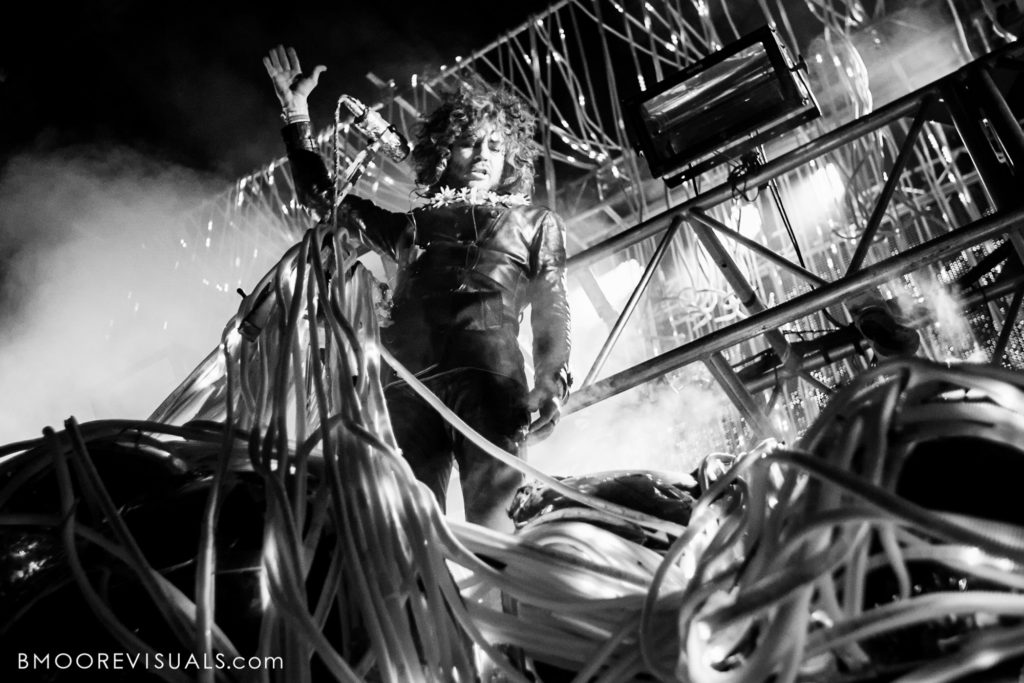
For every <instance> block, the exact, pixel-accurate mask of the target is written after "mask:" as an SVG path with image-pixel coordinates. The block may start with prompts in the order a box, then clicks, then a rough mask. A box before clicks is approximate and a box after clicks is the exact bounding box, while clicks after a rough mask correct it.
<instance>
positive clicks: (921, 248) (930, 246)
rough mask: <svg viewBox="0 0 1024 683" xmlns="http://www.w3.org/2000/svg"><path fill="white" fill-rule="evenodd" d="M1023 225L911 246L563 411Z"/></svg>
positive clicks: (975, 228)
mask: <svg viewBox="0 0 1024 683" xmlns="http://www.w3.org/2000/svg"><path fill="white" fill-rule="evenodd" d="M1022 221H1024V207H1016V208H1014V209H1012V210H1009V211H1003V212H1000V213H998V214H994V215H991V216H986V217H985V218H983V219H981V220H978V221H975V222H974V223H971V224H970V225H967V226H964V227H962V228H960V229H958V230H954V231H952V232H948V233H944V234H943V235H941V236H939V237H938V238H936V239H934V240H931V241H930V242H925V243H923V244H919V245H917V246H915V247H912V248H910V249H908V250H906V251H904V252H902V253H900V254H898V255H896V256H893V257H891V258H889V259H886V260H884V261H881V262H879V263H875V264H872V265H871V266H868V267H867V268H864V269H862V270H860V271H858V272H857V273H856V274H854V275H851V276H849V277H844V278H842V279H841V280H837V281H836V282H831V283H829V284H828V285H825V286H823V287H821V288H819V289H817V290H815V291H812V292H807V293H806V294H802V295H800V296H798V297H795V298H793V299H790V300H789V301H786V302H784V303H781V304H779V305H778V306H775V307H774V308H771V309H769V310H766V311H763V312H761V313H757V314H755V315H752V316H750V317H749V318H747V319H746V320H744V321H742V322H739V323H736V324H733V325H729V326H728V327H725V328H723V329H720V330H715V331H714V332H711V333H710V334H708V335H706V336H704V337H703V338H701V339H698V340H696V341H693V342H690V343H688V344H684V345H682V346H680V347H678V348H676V349H673V350H672V351H669V352H667V353H663V354H661V355H659V356H656V357H654V358H651V359H649V360H647V361H644V362H643V363H640V364H638V365H636V366H634V367H632V368H629V369H628V370H624V371H622V372H619V373H617V374H615V375H612V376H611V377H607V378H605V379H603V380H601V381H600V382H596V383H595V384H593V385H591V386H590V387H587V388H586V389H584V390H582V391H580V392H578V393H576V394H574V395H573V396H571V397H570V398H569V401H568V403H567V404H566V407H565V411H564V412H565V413H566V414H569V413H572V412H575V411H577V410H580V409H581V408H584V407H586V406H589V405H591V404H593V403H597V402H598V401H601V400H603V399H606V398H609V397H611V396H615V395H616V394H619V393H621V392H623V391H626V390H627V389H631V388H632V387H635V386H638V385H640V384H643V383H645V382H648V381H650V380H652V379H654V378H656V377H660V376H662V375H664V374H665V373H667V372H671V371H672V370H675V369H677V368H680V367H683V366H684V365H688V364H690V363H692V362H694V361H697V360H703V359H704V358H707V357H708V356H709V355H710V354H712V353H715V352H720V351H724V350H725V349H728V348H729V347H731V346H734V345H736V344H739V343H740V342H743V341H746V340H747V339H750V338H752V337H755V336H757V335H759V334H764V332H765V331H766V330H770V329H775V328H778V327H779V326H780V325H783V324H785V323H788V322H792V321H793V320H796V319H798V318H802V317H804V316H806V315H808V314H809V313H811V312H814V311H817V310H820V309H822V308H825V307H826V306H832V305H835V304H837V303H840V302H842V301H843V300H844V299H845V298H847V297H849V296H850V295H851V294H855V293H857V292H859V291H861V290H863V289H865V288H867V287H874V286H877V285H879V284H881V283H883V282H885V281H886V280H891V279H892V278H894V277H898V276H900V275H903V274H904V273H909V272H911V271H913V270H916V269H918V268H920V267H922V266H924V265H926V264H928V263H932V262H934V261H937V260H939V259H941V258H944V257H947V256H950V255H953V254H956V253H958V252H960V251H963V250H964V249H967V248H969V247H972V246H974V245H975V244H980V243H981V242H984V241H985V240H989V239H992V238H993V237H995V236H996V235H1001V234H1004V233H1006V232H1007V231H1009V230H1015V229H1017V228H1018V227H1019V226H1020V224H1021V222H1022Z"/></svg>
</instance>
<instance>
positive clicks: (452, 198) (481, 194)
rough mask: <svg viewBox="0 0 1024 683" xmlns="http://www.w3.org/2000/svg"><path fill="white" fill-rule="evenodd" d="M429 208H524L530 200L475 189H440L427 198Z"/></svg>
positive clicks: (519, 194) (517, 195) (518, 196)
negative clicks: (482, 205) (457, 206)
mask: <svg viewBox="0 0 1024 683" xmlns="http://www.w3.org/2000/svg"><path fill="white" fill-rule="evenodd" d="M427 202H428V203H429V205H430V207H431V208H434V209H437V208H440V207H442V206H448V205H450V204H472V205H474V206H476V205H479V204H498V205H501V206H526V205H527V204H529V203H530V200H529V199H527V198H526V195H524V194H522V193H516V194H498V193H497V192H491V191H487V192H485V191H483V190H481V189H479V188H476V187H463V188H460V189H458V190H456V189H453V188H451V187H442V188H441V189H440V190H438V191H437V194H435V195H433V196H432V197H428V198H427Z"/></svg>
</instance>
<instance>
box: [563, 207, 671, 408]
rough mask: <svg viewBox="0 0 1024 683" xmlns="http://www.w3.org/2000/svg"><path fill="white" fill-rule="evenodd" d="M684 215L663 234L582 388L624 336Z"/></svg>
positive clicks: (596, 372) (591, 378) (591, 380)
mask: <svg viewBox="0 0 1024 683" xmlns="http://www.w3.org/2000/svg"><path fill="white" fill-rule="evenodd" d="M682 223H683V218H682V216H677V217H676V218H675V219H674V220H673V221H672V224H671V225H670V226H669V228H668V231H666V232H665V234H664V236H662V238H661V241H660V242H658V247H657V248H656V249H655V250H654V254H652V255H651V260H650V261H648V262H647V267H646V268H644V272H643V274H642V275H641V276H640V281H639V282H638V283H637V285H636V287H634V288H633V293H632V294H630V295H629V300H628V301H627V302H626V305H625V306H624V307H623V309H622V313H620V314H619V318H618V320H616V321H615V325H613V326H612V330H611V332H609V333H608V338H607V339H605V341H604V346H602V347H601V350H600V351H599V352H598V354H597V358H595V359H594V364H593V365H592V366H591V367H590V372H588V373H587V376H586V377H585V378H584V379H583V383H582V384H581V385H580V386H581V388H582V387H585V386H587V385H589V384H591V383H592V382H593V381H594V378H595V377H597V374H598V373H599V372H601V368H603V367H604V364H605V362H607V360H608V356H610V355H611V353H612V349H614V348H615V344H616V343H618V341H619V337H620V336H622V330H623V329H625V327H626V323H627V322H629V318H630V316H632V315H633V311H635V310H636V306H637V304H638V303H640V297H642V296H643V295H644V292H646V291H647V285H649V284H650V283H651V278H652V277H654V272H655V271H656V270H657V269H658V265H659V264H660V263H661V259H662V258H664V256H665V253H666V252H667V251H668V247H669V245H671V244H672V240H673V239H674V238H675V236H676V233H678V232H679V226H680V225H682Z"/></svg>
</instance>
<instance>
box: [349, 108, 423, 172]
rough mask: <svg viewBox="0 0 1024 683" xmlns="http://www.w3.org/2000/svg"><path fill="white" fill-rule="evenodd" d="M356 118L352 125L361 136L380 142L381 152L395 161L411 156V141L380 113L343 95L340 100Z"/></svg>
mask: <svg viewBox="0 0 1024 683" xmlns="http://www.w3.org/2000/svg"><path fill="white" fill-rule="evenodd" d="M338 99H339V100H340V101H341V102H342V104H344V105H345V107H346V108H347V109H348V110H349V111H350V112H352V116H354V117H355V118H354V119H353V121H352V125H353V126H354V127H355V129H356V130H357V131H359V134H360V135H362V136H363V137H364V138H366V139H367V140H369V141H370V142H377V141H378V140H379V141H380V147H381V150H382V151H383V152H384V153H385V154H387V155H388V156H389V157H391V158H392V159H394V160H395V161H403V160H404V159H405V158H406V157H407V156H409V151H410V147H409V141H408V140H406V139H405V137H404V136H403V135H402V134H401V133H399V132H398V130H397V129H396V128H395V127H394V126H392V125H391V124H390V123H388V122H387V121H385V120H384V117H383V116H381V115H380V114H379V113H377V112H376V111H374V110H373V109H370V108H369V107H367V106H366V105H365V104H363V103H362V102H360V101H359V100H357V99H356V98H354V97H352V96H351V95H342V96H341V97H340V98H338Z"/></svg>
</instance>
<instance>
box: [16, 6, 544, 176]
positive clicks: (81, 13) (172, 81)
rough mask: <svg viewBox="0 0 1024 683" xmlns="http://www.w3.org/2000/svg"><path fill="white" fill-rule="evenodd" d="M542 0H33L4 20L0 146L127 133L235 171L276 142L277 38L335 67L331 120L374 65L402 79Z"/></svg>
mask: <svg viewBox="0 0 1024 683" xmlns="http://www.w3.org/2000/svg"><path fill="white" fill-rule="evenodd" d="M548 4H549V3H548V2H546V1H541V0H516V1H515V2H496V3H493V4H487V3H483V2H479V1H473V0H450V1H448V2H443V3H441V2H438V3H421V4H410V3H404V2H395V1H394V0H371V1H369V2H365V3H353V2H347V1H344V0H342V1H338V0H335V1H334V2H321V1H319V0H318V1H315V2H306V3H301V4H299V3H279V5H278V6H265V5H259V4H255V3H243V2H238V1H237V0H227V1H225V2H221V1H214V0H210V1H208V2H199V1H198V0H186V1H184V2H173V3H164V2H137V1H131V0H91V1H86V2H81V3H71V2H68V3H66V4H64V6H61V3H57V5H56V6H55V5H54V4H53V3H44V2H39V1H38V0H28V2H21V3H18V6H19V12H18V14H17V15H14V16H12V15H11V14H7V16H6V17H5V20H4V21H3V22H2V24H3V26H2V28H0V78H2V82H0V130H2V131H3V132H2V138H0V154H2V156H3V157H4V158H5V159H6V158H9V157H10V156H11V155H12V154H15V153H18V152H24V151H36V152H40V151H41V152H52V151H55V150H59V149H61V148H64V147H68V146H81V145H86V146H88V145H100V146H103V145H106V144H108V143H119V144H121V145H126V146H129V147H131V148H134V149H136V150H138V151H141V152H143V153H145V154H146V155H148V156H153V157H156V158H159V159H162V160H167V161H173V162H177V163H179V164H183V165H185V166H188V167H191V168H194V169H197V170H200V171H204V172H210V173H213V174H215V175H217V176H221V177H223V178H225V179H230V178H234V177H237V176H240V175H243V174H245V173H247V172H249V171H251V170H253V169H255V168H258V167H260V166H262V165H263V163H264V162H266V161H268V160H269V159H271V158H274V157H275V156H277V155H278V154H280V151H281V148H280V144H279V141H278V137H277V118H276V100H275V98H274V95H273V91H272V89H271V86H270V83H269V80H268V79H267V76H266V72H265V71H264V69H263V65H262V63H261V57H262V55H263V54H264V53H265V52H266V51H267V49H269V48H270V47H272V46H274V45H276V44H278V43H284V44H290V45H294V46H295V47H296V48H297V49H298V50H299V55H300V57H302V59H303V66H306V67H307V68H309V67H311V66H313V65H315V64H317V63H323V64H326V65H327V67H328V71H327V73H325V74H324V76H323V78H322V79H321V81H320V89H319V91H318V93H317V94H318V95H319V97H316V96H314V101H313V113H314V116H315V117H316V118H317V120H318V122H319V123H320V124H321V125H323V124H324V123H326V121H327V118H328V117H329V116H330V112H331V111H332V106H333V100H334V98H335V97H336V96H337V95H338V94H339V93H341V92H350V93H351V94H354V95H356V96H358V97H362V98H364V99H367V100H368V101H374V100H375V99H376V96H377V91H376V88H374V87H373V86H372V85H371V84H370V83H369V81H367V80H366V79H365V77H364V74H365V73H366V72H367V71H373V72H374V73H375V74H376V75H378V76H380V77H382V78H385V79H387V78H395V79H396V80H397V81H398V82H400V83H404V82H407V79H408V77H409V76H410V75H411V74H413V73H417V72H422V71H423V70H424V69H425V68H429V67H434V68H437V67H438V66H440V65H441V64H450V63H452V62H453V60H454V57H455V56H456V55H465V54H468V53H469V52H470V51H472V50H473V49H477V48H480V47H483V46H484V45H486V44H488V43H490V42H491V41H492V40H494V39H496V38H497V37H498V36H499V35H501V34H502V33H504V32H506V31H508V30H510V29H512V28H515V27H516V26H518V25H520V24H521V23H522V22H523V21H525V20H527V19H528V18H529V15H530V14H531V13H536V12H539V11H542V10H543V9H544V8H545V7H547V5H548ZM8 11H10V10H8Z"/></svg>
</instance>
